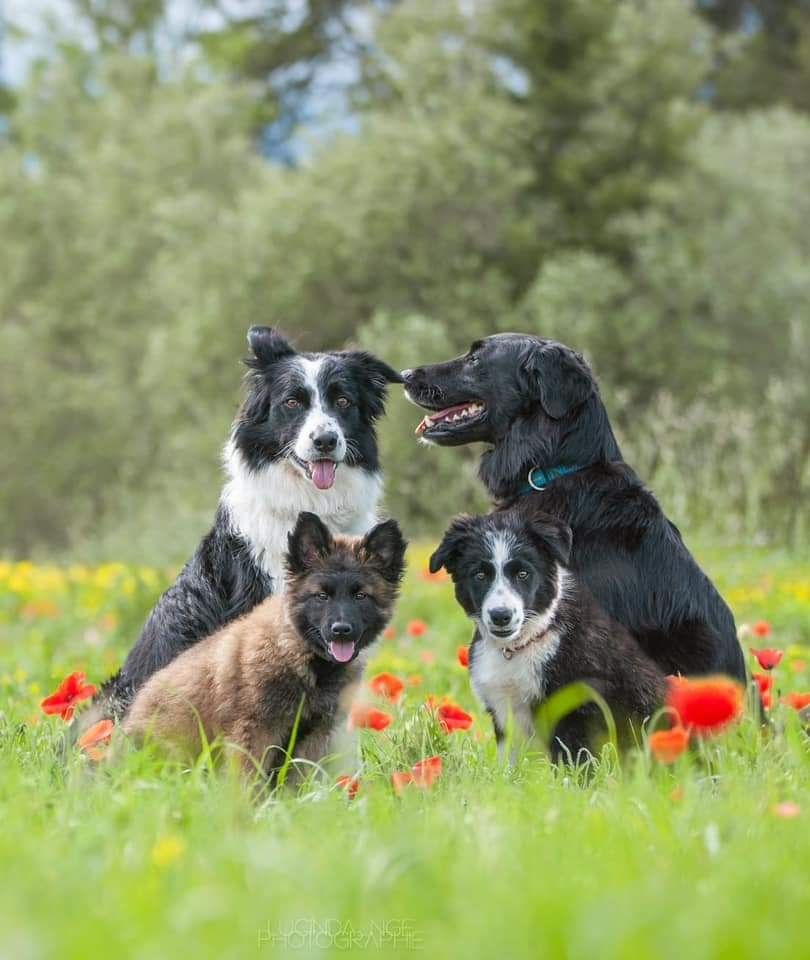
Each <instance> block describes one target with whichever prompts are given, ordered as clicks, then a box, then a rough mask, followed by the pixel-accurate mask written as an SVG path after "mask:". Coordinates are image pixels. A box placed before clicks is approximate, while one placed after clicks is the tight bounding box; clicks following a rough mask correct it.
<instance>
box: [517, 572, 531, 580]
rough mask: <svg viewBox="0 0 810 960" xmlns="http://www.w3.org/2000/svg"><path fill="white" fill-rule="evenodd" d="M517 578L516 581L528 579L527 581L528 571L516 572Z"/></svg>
mask: <svg viewBox="0 0 810 960" xmlns="http://www.w3.org/2000/svg"><path fill="white" fill-rule="evenodd" d="M517 578H518V580H528V579H529V571H528V570H518V573H517Z"/></svg>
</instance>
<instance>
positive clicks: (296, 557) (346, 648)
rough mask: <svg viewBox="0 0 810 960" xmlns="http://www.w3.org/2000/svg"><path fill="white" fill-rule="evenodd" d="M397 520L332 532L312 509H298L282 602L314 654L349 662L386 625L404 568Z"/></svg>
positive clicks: (290, 540)
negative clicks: (351, 533)
mask: <svg viewBox="0 0 810 960" xmlns="http://www.w3.org/2000/svg"><path fill="white" fill-rule="evenodd" d="M406 547H407V544H406V541H405V538H404V537H403V536H402V531H401V530H400V529H399V525H398V524H397V522H396V520H386V521H384V522H383V523H378V524H377V526H376V527H374V528H373V529H372V530H370V531H369V532H368V533H367V534H366V535H365V536H364V537H337V538H335V537H333V536H332V534H331V533H330V532H329V529H328V527H327V526H326V525H325V524H324V523H323V521H321V520H320V519H319V518H318V517H317V516H315V514H314V513H301V514H299V516H298V520H297V522H296V524H295V528H294V530H293V531H292V532H291V533H290V534H289V537H288V553H287V592H286V594H285V597H286V602H287V604H288V605H289V609H290V612H291V617H292V621H293V624H294V625H295V628H296V630H297V631H298V633H299V634H300V636H302V637H303V638H304V639H305V640H306V641H307V642H308V643H309V644H310V646H311V647H312V650H313V652H314V653H315V654H316V656H318V657H320V658H321V659H323V660H327V661H329V662H333V663H348V662H349V661H351V660H353V659H354V658H355V657H356V656H357V655H358V654H359V653H360V651H361V650H363V649H364V648H365V647H367V646H368V645H369V644H370V643H371V642H372V641H374V640H375V639H376V638H377V637H378V636H379V635H380V633H381V632H382V631H383V630H384V629H385V627H386V625H387V624H388V621H389V620H390V619H391V614H392V612H393V608H394V601H395V600H396V597H397V593H398V592H399V583H400V580H401V579H402V574H403V572H404V570H405V549H406Z"/></svg>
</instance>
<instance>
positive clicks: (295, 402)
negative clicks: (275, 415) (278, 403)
mask: <svg viewBox="0 0 810 960" xmlns="http://www.w3.org/2000/svg"><path fill="white" fill-rule="evenodd" d="M284 406H285V407H289V408H290V410H295V409H296V408H297V407H300V406H301V401H300V400H299V399H298V398H297V397H287V399H286V400H285V401H284Z"/></svg>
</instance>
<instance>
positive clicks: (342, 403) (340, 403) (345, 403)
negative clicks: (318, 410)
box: [335, 397, 352, 410]
mask: <svg viewBox="0 0 810 960" xmlns="http://www.w3.org/2000/svg"><path fill="white" fill-rule="evenodd" d="M351 405H352V402H351V400H350V399H349V398H348V397H338V398H337V400H335V406H336V407H340V409H341V410H345V409H346V408H347V407H350V406H351Z"/></svg>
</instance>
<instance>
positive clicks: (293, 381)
mask: <svg viewBox="0 0 810 960" xmlns="http://www.w3.org/2000/svg"><path fill="white" fill-rule="evenodd" d="M248 343H249V345H250V350H251V356H250V357H249V358H248V360H247V361H246V363H247V366H248V367H249V373H248V376H247V396H246V399H245V402H244V404H243V405H242V408H241V410H240V412H239V416H238V418H237V420H236V423H235V425H234V431H233V443H234V445H235V446H236V448H237V450H238V451H239V452H240V454H241V455H242V457H243V458H244V460H245V462H246V464H247V466H248V467H249V468H251V469H253V470H256V469H259V468H261V467H263V466H266V465H268V464H271V463H278V462H280V461H287V462H289V463H290V464H292V465H294V467H295V468H296V469H297V470H298V471H299V473H300V474H301V475H302V476H303V477H305V478H306V479H308V480H309V481H311V482H312V484H314V486H315V487H316V488H317V489H318V490H328V489H329V488H330V487H331V486H332V485H333V484H334V482H335V475H336V473H337V470H338V469H339V468H340V465H341V464H345V465H346V466H347V467H361V468H363V469H365V470H367V471H369V472H376V471H377V469H378V468H379V463H378V453H377V438H376V435H375V431H374V421H375V420H376V419H377V418H378V417H379V416H381V415H382V413H383V412H384V406H385V395H386V388H387V385H388V384H389V383H399V382H401V377H400V376H399V374H398V373H397V372H396V371H395V370H392V369H391V367H389V366H388V365H387V364H386V363H383V361H382V360H379V359H377V358H376V357H374V356H373V355H372V354H370V353H366V352H365V351H362V350H345V351H335V352H331V353H298V352H297V351H296V350H295V349H294V348H293V347H292V346H291V345H290V344H289V343H288V342H287V340H285V338H284V337H283V336H282V335H281V334H280V333H279V332H278V331H276V330H274V329H273V328H271V327H251V328H250V330H249V331H248Z"/></svg>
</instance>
